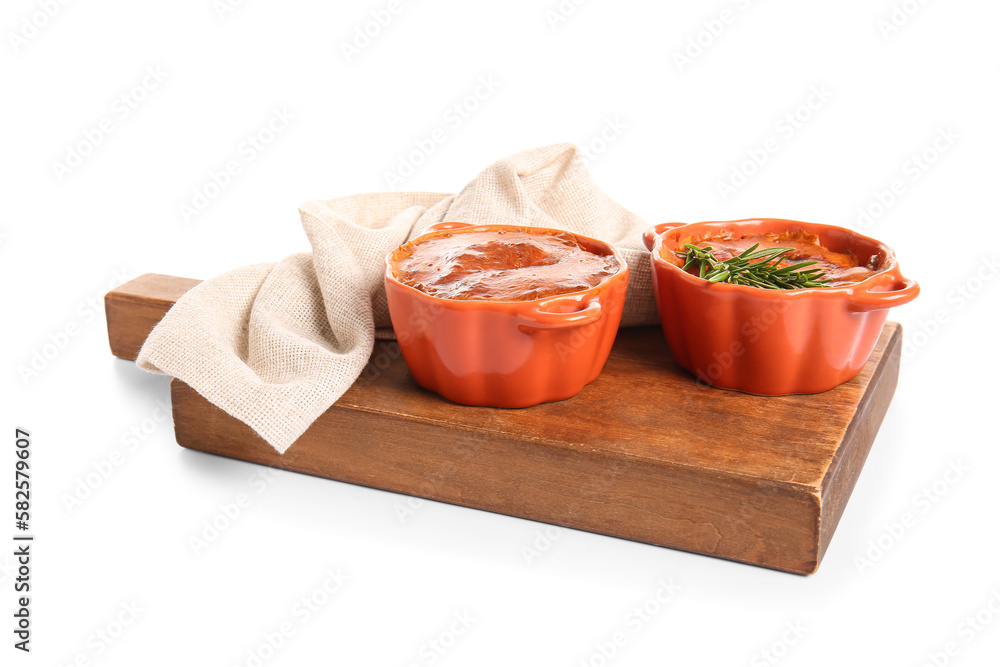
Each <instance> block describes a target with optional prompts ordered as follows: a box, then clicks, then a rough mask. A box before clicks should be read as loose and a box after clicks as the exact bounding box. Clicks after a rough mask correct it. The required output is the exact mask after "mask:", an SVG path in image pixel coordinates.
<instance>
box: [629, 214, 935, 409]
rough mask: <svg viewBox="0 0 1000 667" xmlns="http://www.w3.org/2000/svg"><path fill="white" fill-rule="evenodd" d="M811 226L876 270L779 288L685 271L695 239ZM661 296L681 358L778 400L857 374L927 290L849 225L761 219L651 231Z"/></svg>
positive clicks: (705, 377) (711, 377) (696, 369)
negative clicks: (888, 325)
mask: <svg viewBox="0 0 1000 667" xmlns="http://www.w3.org/2000/svg"><path fill="white" fill-rule="evenodd" d="M797 230H804V231H805V232H808V233H810V234H816V235H817V236H818V237H819V242H820V244H821V245H823V246H825V247H826V248H828V249H830V250H833V251H837V252H846V251H848V250H849V251H851V252H853V253H854V256H855V257H858V258H872V261H873V265H872V268H873V269H875V273H874V274H873V275H871V276H870V277H869V278H867V279H865V280H863V281H861V282H857V283H853V284H850V285H846V286H840V287H827V288H813V289H796V290H777V289H774V290H772V289H761V288H757V287H749V286H746V285H733V284H728V283H710V282H708V281H707V280H703V279H701V278H699V277H697V276H694V275H691V274H689V273H687V272H686V271H684V270H682V268H681V262H680V260H679V258H678V257H677V256H676V254H675V253H676V251H677V250H678V249H679V248H680V249H683V244H684V243H685V242H689V243H697V242H699V241H707V240H709V239H712V238H717V237H718V235H719V234H720V233H721V232H723V231H728V232H730V233H732V234H733V235H734V236H736V237H737V238H739V237H740V236H742V235H746V236H753V235H759V234H767V233H770V232H774V233H779V234H780V233H781V232H784V231H790V232H795V231H797ZM643 241H644V242H645V244H646V247H647V248H649V250H650V251H651V261H652V270H653V292H654V295H655V297H656V306H657V308H658V310H659V314H660V321H661V323H662V324H663V332H664V334H665V335H666V338H667V342H668V343H669V344H670V349H671V351H672V352H673V354H674V358H675V359H676V360H677V363H678V364H680V365H681V366H682V367H684V368H686V369H687V370H689V371H691V372H692V373H694V374H695V376H696V377H697V378H698V379H699V381H701V382H705V383H708V384H711V385H714V386H716V387H722V388H725V389H737V390H740V391H745V392H748V393H752V394H763V395H767V396H775V395H782V394H808V393H816V392H821V391H826V390H827V389H831V388H833V387H836V386H837V385H838V384H840V383H842V382H846V381H848V380H850V379H851V378H853V377H855V376H856V375H857V374H858V373H859V372H860V371H861V368H862V367H863V366H864V364H865V362H866V361H867V360H868V357H869V356H870V355H871V353H872V350H873V349H874V348H875V344H876V343H877V342H878V338H879V335H880V334H881V332H882V327H883V326H884V324H885V320H886V315H887V314H888V309H889V308H891V307H892V306H898V305H902V304H904V303H909V302H910V301H912V300H913V299H915V298H916V296H917V294H918V293H919V292H920V287H919V286H918V285H917V283H916V282H914V281H912V280H909V279H907V278H904V277H903V276H902V274H901V273H900V270H899V263H898V262H897V261H896V255H895V253H893V251H892V249H890V248H889V247H888V246H886V245H885V244H884V243H881V242H879V241H876V240H874V239H871V238H868V237H867V236H862V235H861V234H858V233H856V232H853V231H851V230H849V229H844V228H843V227H834V226H831V225H821V224H816V223H809V222H800V221H797V220H782V219H777V218H760V219H753V220H732V221H728V222H697V223H690V224H685V223H682V222H666V223H663V224H659V225H656V226H655V227H652V228H650V229H649V230H647V231H646V233H645V234H644V236H643Z"/></svg>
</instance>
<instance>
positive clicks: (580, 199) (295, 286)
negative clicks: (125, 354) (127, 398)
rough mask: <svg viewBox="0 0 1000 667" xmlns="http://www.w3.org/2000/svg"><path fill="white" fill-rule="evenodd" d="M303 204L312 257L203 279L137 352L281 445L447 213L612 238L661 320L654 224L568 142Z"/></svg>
mask: <svg viewBox="0 0 1000 667" xmlns="http://www.w3.org/2000/svg"><path fill="white" fill-rule="evenodd" d="M299 213H300V215H301V217H302V226H303V228H304V229H305V232H306V235H307V236H308V238H309V242H310V244H311V245H312V253H299V254H295V255H290V256H289V257H286V258H285V259H283V260H281V261H279V262H276V263H271V264H255V265H252V266H245V267H243V268H240V269H236V270H234V271H230V272H228V273H224V274H222V275H221V276H218V277H217V278H213V279H211V280H208V281H206V282H204V283H201V284H200V285H198V286H197V287H195V288H194V289H192V290H191V291H190V292H188V293H187V294H185V295H184V296H183V297H182V298H181V299H180V301H178V302H177V303H176V304H175V305H174V307H173V308H171V309H170V312H168V313H167V315H166V317H164V318H163V320H162V321H161V322H160V323H159V325H157V326H156V328H155V329H153V332H152V333H151V334H150V335H149V338H148V339H147V340H146V343H145V345H143V347H142V350H141V351H140V352H139V358H138V360H137V363H138V365H139V367H140V368H142V369H144V370H147V371H150V372H153V373H166V374H169V375H173V376H174V377H177V378H180V379H181V380H183V381H184V382H186V383H187V384H189V385H191V386H192V387H193V388H194V389H195V390H196V391H197V392H198V393H199V394H201V395H202V396H204V397H205V398H206V399H208V400H209V401H211V402H212V403H214V404H215V405H217V406H219V407H220V408H222V409H223V410H225V411H226V412H228V413H229V414H231V415H232V416H234V417H236V418H237V419H239V420H241V421H243V422H245V423H246V424H248V425H249V426H250V427H251V428H253V429H254V430H255V431H256V432H257V433H258V434H260V436H261V437H262V438H264V439H265V440H266V441H267V442H269V443H270V444H271V446H273V447H274V448H275V449H276V450H278V452H281V453H284V452H285V450H286V449H288V447H289V446H290V445H291V444H292V443H293V442H295V440H296V439H297V438H298V437H299V436H300V435H302V433H303V432H304V431H305V430H306V429H307V428H308V427H309V425H310V424H312V423H313V421H315V420H316V418H317V417H319V416H320V415H321V414H322V413H323V412H324V411H325V410H326V409H327V408H328V407H330V406H331V405H332V404H333V403H334V402H335V401H336V400H337V399H338V398H340V396H341V395H342V394H343V393H344V392H345V391H346V390H347V389H348V388H349V387H350V386H351V385H352V384H353V383H354V381H355V380H356V379H357V378H358V376H359V375H360V374H361V371H362V370H363V369H364V366H365V364H366V363H367V361H368V358H369V356H370V355H371V352H372V348H373V346H374V341H375V338H376V333H377V332H376V329H381V331H379V332H378V333H379V334H385V335H386V336H385V337H388V336H391V328H389V327H391V322H390V320H389V310H388V307H387V306H386V300H385V291H384V289H383V285H382V280H383V272H384V264H383V261H384V258H385V256H386V254H387V253H388V252H389V251H390V250H392V249H393V248H395V247H396V246H398V245H400V244H402V243H405V242H406V241H408V240H410V239H412V238H414V237H415V236H418V235H419V234H420V233H421V231H422V230H423V229H424V228H425V227H427V226H428V225H430V224H433V223H435V222H441V221H444V220H448V221H461V222H474V223H492V224H511V225H532V226H537V227H555V228H558V229H566V230H569V231H572V232H578V233H580V234H583V235H585V236H591V237H594V238H598V239H601V240H604V241H607V242H610V243H612V244H614V245H615V246H617V247H618V248H619V249H620V250H621V252H622V254H623V256H624V257H625V259H626V260H627V262H628V265H629V270H630V276H629V286H628V296H627V298H626V303H625V312H624V314H623V317H622V326H630V325H638V324H654V323H656V322H658V321H659V320H658V318H657V315H656V306H655V304H654V302H653V292H652V283H651V280H650V268H649V255H648V252H647V251H646V250H645V248H644V247H643V246H642V232H643V231H644V230H645V229H646V227H647V225H646V223H645V222H643V220H641V219H640V218H639V217H638V216H636V215H635V214H633V213H631V212H630V211H628V210H626V209H625V208H623V207H622V206H620V205H619V204H617V203H616V202H614V201H612V200H611V198H610V197H608V196H607V195H606V194H604V192H602V191H601V189H600V188H598V187H597V185H596V184H595V183H594V181H593V179H592V178H591V176H590V172H588V171H587V168H586V167H585V166H584V163H583V160H582V159H581V158H580V156H579V154H578V152H577V149H576V147H575V146H572V145H569V144H559V145H554V146H547V147H544V148H535V149H531V150H526V151H523V152H521V153H516V154H515V155H512V156H510V157H508V158H505V159H503V160H500V161H499V162H496V163H494V164H492V165H491V166H489V167H488V168H487V169H486V170H484V171H483V172H482V173H480V174H479V175H478V176H476V178H475V179H473V180H472V182H470V183H469V184H468V185H467V186H465V188H464V189H463V190H462V191H461V192H459V193H458V194H456V195H448V194H439V193H430V192H385V193H374V194H362V195H353V196H350V197H341V198H338V199H331V200H328V201H311V202H308V203H306V204H304V205H303V206H302V207H301V208H300V209H299ZM379 337H383V336H382V335H380V336H379Z"/></svg>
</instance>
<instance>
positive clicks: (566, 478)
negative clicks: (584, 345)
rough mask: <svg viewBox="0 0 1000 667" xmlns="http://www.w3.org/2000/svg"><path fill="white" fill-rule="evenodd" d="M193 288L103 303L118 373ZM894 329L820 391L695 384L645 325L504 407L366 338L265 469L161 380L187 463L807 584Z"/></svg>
mask: <svg viewBox="0 0 1000 667" xmlns="http://www.w3.org/2000/svg"><path fill="white" fill-rule="evenodd" d="M195 284H197V281H192V280H188V279H184V278H174V277H170V276H158V275H152V274H147V275H145V276H141V277H139V278H137V279H135V280H134V281H131V282H130V283H126V284H125V285H122V286H121V287H119V288H117V289H115V290H113V291H112V292H110V293H109V294H108V295H107V297H106V303H107V313H108V337H109V340H110V341H111V347H112V351H113V352H114V354H115V355H116V356H119V357H122V358H126V359H130V358H131V359H134V358H135V354H136V353H137V352H138V349H139V347H140V346H141V343H142V341H143V340H144V339H145V337H146V336H147V335H148V333H149V331H150V330H151V329H152V327H153V326H155V324H156V322H158V321H159V319H160V318H161V317H162V316H163V314H164V313H165V312H166V311H167V309H168V308H169V306H170V304H172V303H173V301H174V300H176V299H177V298H179V297H180V295H181V294H183V293H184V292H185V291H186V290H187V289H190V287H192V286H193V285H195ZM900 348H901V327H900V326H899V325H898V324H895V323H892V322H890V323H889V324H887V325H886V327H885V329H884V331H883V332H882V336H881V338H880V340H879V342H878V345H877V346H876V349H875V352H874V353H873V354H872V356H871V358H870V359H869V360H868V363H867V365H866V366H865V368H864V370H863V371H862V372H861V374H860V375H859V376H858V377H857V378H855V379H854V380H852V381H850V382H848V383H845V384H843V385H841V386H839V387H837V388H835V389H833V390H831V391H828V392H824V393H822V394H813V395H799V396H784V397H762V396H752V395H749V394H743V393H739V392H733V391H726V390H721V389H715V388H712V387H708V386H704V385H701V384H699V383H698V382H697V381H696V380H695V378H694V377H693V376H692V375H690V374H689V373H687V372H686V371H684V370H682V369H680V368H679V367H678V366H677V365H676V364H675V363H674V361H673V358H672V357H671V355H670V352H669V348H668V347H667V344H666V342H665V341H664V339H663V333H662V331H660V329H659V327H641V328H631V329H622V330H621V331H620V332H619V334H618V338H617V340H616V342H615V347H614V349H613V351H612V354H611V357H610V358H609V360H608V363H607V365H606V366H605V368H604V371H603V372H602V374H601V375H600V377H598V379H597V380H595V381H594V382H593V383H591V384H590V385H588V386H587V387H585V388H584V390H583V391H582V392H580V394H578V395H577V396H575V397H573V398H571V399H568V400H565V401H560V402H557V403H546V404H542V405H538V406H535V407H531V408H523V409H517V410H504V409H497V408H476V407H468V406H462V405H457V404H455V403H451V402H449V401H447V400H445V399H443V398H441V397H440V396H438V395H437V394H434V393H431V392H428V391H425V390H423V389H421V388H420V387H419V386H417V385H416V383H415V382H414V381H413V378H412V377H411V376H410V374H409V371H408V370H407V368H406V364H405V363H404V361H403V359H402V356H401V355H400V354H399V348H398V346H397V345H396V344H395V343H393V342H377V343H376V346H375V352H374V353H373V355H372V359H371V360H370V362H369V365H368V367H367V368H366V369H365V372H364V373H363V374H362V376H361V378H360V379H359V380H358V381H357V382H356V383H355V384H354V386H353V387H351V389H349V390H348V391H347V393H345V394H344V396H343V397H341V399H340V400H339V401H337V402H336V403H335V404H334V405H333V406H332V407H331V408H330V409H329V410H328V411H327V412H326V413H325V414H324V415H323V416H322V417H321V418H320V419H319V420H317V421H316V422H315V423H314V424H313V425H312V427H310V428H309V430H308V431H306V433H305V434H303V436H302V437H301V438H299V440H298V441H297V442H296V443H295V444H293V445H292V447H291V448H290V449H289V450H288V451H287V452H286V453H285V454H284V455H279V454H278V453H277V452H276V451H274V449H272V448H271V447H270V446H269V445H267V443H266V442H264V441H263V440H262V439H260V438H259V437H258V436H257V435H256V434H255V433H254V432H253V431H252V430H251V429H250V428H249V427H247V426H246V425H245V424H243V423H242V422H240V421H238V420H236V419H235V418H233V417H231V416H229V415H228V414H226V413H225V412H223V411H222V410H220V409H218V408H216V407H215V406H214V405H212V404H211V403H209V402H208V401H206V400H205V399H204V398H202V397H201V396H200V395H199V394H198V393H197V392H196V391H194V390H193V389H192V388H191V387H189V386H188V385H186V384H184V383H183V382H180V381H178V380H174V382H173V383H172V389H171V394H172V399H173V412H174V425H175V430H176V435H177V442H178V443H179V444H180V445H182V446H184V447H188V448H190V449H196V450H199V451H204V452H209V453H213V454H219V455H222V456H228V457H232V458H236V459H242V460H246V461H253V462H257V463H262V464H264V465H269V466H274V467H278V468H284V469H288V470H295V471H299V472H305V473H309V474H312V475H319V476H322V477H328V478H332V479H337V480H342V481H346V482H352V483H356V484H362V485H366V486H371V487H376V488H380V489H387V490H390V491H397V492H400V493H405V494H409V495H414V496H420V497H423V498H430V499H433V500H440V501H444V502H449V503H454V504H458V505H464V506H467V507H475V508H478V509H484V510H490V511H493V512H499V513H502V514H509V515H513V516H518V517H524V518H528V519H533V520H537V521H544V522H547V523H552V524H557V525H560V526H566V527H570V528H578V529H582V530H588V531H593V532H598V533H603V534H607V535H613V536H616V537H623V538H627V539H632V540H638V541H642V542H648V543H651V544H657V545H662V546H667V547H673V548H677V549H684V550H687V551H693V552H697V553H702V554H707V555H711V556H717V557H721V558H727V559H731V560H737V561H742V562H746V563H752V564H755V565H761V566H764V567H769V568H774V569H778V570H784V571H787V572H794V573H799V574H810V573H812V572H814V571H815V570H816V568H817V567H818V565H819V562H820V560H821V559H822V557H823V554H824V553H825V551H826V549H827V547H828V546H829V544H830V540H831V539H832V538H833V534H834V531H835V529H836V527H837V523H838V522H839V520H840V517H841V515H842V513H843V511H844V507H845V506H846V503H847V500H848V499H849V498H850V494H851V491H852V490H853V488H854V485H855V483H856V482H857V479H858V476H859V475H860V473H861V469H862V467H863V465H864V462H865V459H866V458H867V455H868V452H869V450H870V448H871V445H872V442H873V441H874V439H875V435H876V433H877V432H878V428H879V425H880V424H881V422H882V419H883V417H884V415H885V412H886V410H887V409H888V406H889V402H890V401H891V399H892V395H893V392H894V391H895V387H896V380H897V376H898V371H899V359H900Z"/></svg>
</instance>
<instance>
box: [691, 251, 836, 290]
mask: <svg viewBox="0 0 1000 667" xmlns="http://www.w3.org/2000/svg"><path fill="white" fill-rule="evenodd" d="M759 246H760V244H759V243H755V244H753V246H751V247H749V248H747V249H746V250H744V251H743V252H742V253H740V254H739V255H737V256H736V257H733V258H732V259H727V260H726V261H724V262H720V261H719V260H717V259H716V258H715V255H713V254H712V247H711V246H705V247H704V248H699V247H698V246H696V245H692V244H690V243H686V244H685V245H684V247H685V248H687V250H686V251H685V252H678V253H677V256H678V257H680V258H681V259H682V260H684V270H685V271H687V270H688V269H690V268H692V267H695V268H697V269H698V275H699V276H700V277H702V278H704V279H705V280H707V281H709V282H711V283H722V282H725V283H731V284H733V285H747V286H749V287H759V288H761V289H807V288H813V287H826V283H828V282H830V281H829V280H827V279H826V278H824V277H823V276H824V275H825V274H824V273H823V270H822V269H809V270H808V271H804V270H803V269H805V267H807V266H812V265H813V264H817V263H818V262H815V261H811V262H799V263H798V264H792V265H789V266H783V267H781V268H779V267H778V265H779V264H780V263H781V261H782V258H783V257H784V256H785V255H786V254H788V253H790V252H791V251H792V250H794V248H765V249H764V250H757V248H758V247H759Z"/></svg>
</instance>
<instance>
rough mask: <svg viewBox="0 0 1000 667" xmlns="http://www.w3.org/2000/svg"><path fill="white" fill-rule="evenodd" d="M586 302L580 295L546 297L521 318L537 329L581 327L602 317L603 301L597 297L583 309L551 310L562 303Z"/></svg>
mask: <svg viewBox="0 0 1000 667" xmlns="http://www.w3.org/2000/svg"><path fill="white" fill-rule="evenodd" d="M581 303H585V302H584V301H582V300H581V299H580V297H573V296H557V297H553V298H551V299H545V300H543V301H539V302H538V305H536V306H535V307H534V308H533V309H532V310H531V311H529V312H527V313H524V314H522V315H521V319H522V320H524V324H526V325H527V326H530V327H534V328H536V329H540V328H545V329H549V328H555V327H580V326H584V325H586V324H592V323H594V322H596V321H597V320H598V319H600V317H601V302H600V301H598V300H597V299H593V300H592V301H591V302H590V303H588V304H587V306H586V308H583V309H582V310H574V311H572V312H569V313H560V312H556V311H554V310H551V308H553V307H554V306H559V305H560V304H575V305H579V304H581Z"/></svg>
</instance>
